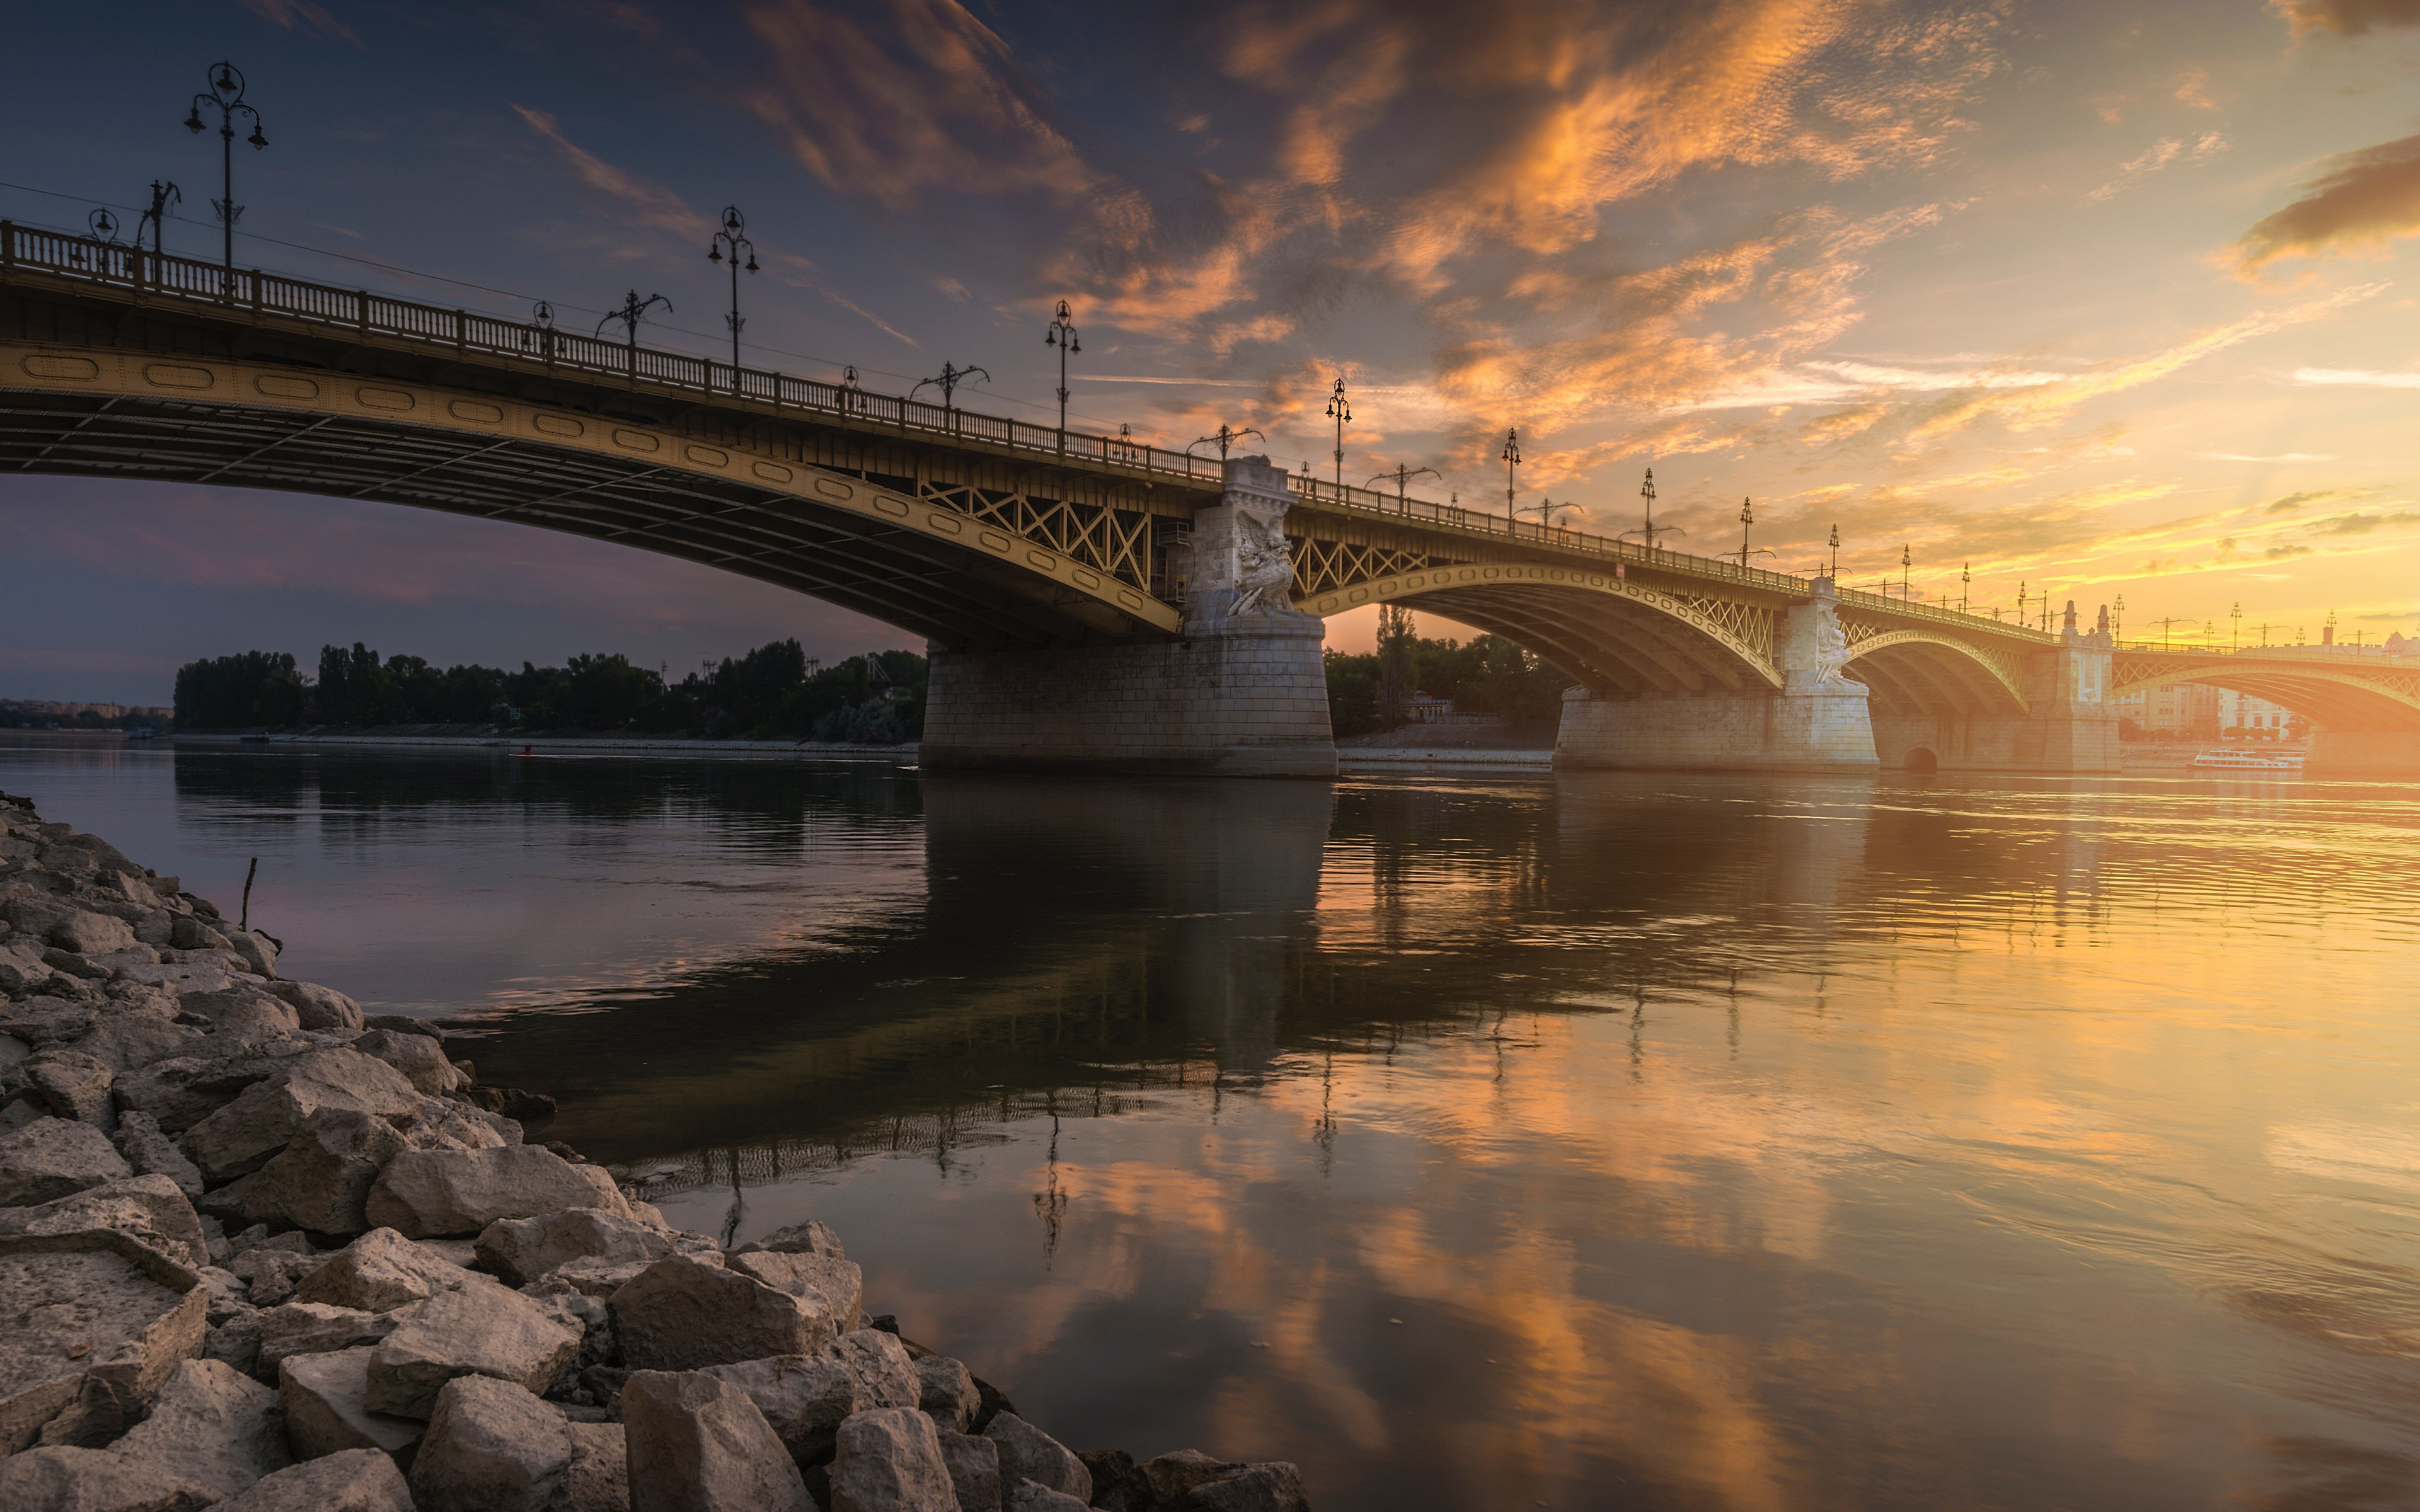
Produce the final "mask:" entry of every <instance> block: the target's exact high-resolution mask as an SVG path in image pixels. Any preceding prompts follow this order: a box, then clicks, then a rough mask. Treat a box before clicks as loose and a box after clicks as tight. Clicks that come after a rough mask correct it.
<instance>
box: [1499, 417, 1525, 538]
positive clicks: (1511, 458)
mask: <svg viewBox="0 0 2420 1512" xmlns="http://www.w3.org/2000/svg"><path fill="white" fill-rule="evenodd" d="M1503 455H1504V517H1505V518H1506V519H1511V518H1512V480H1513V478H1514V476H1515V473H1516V471H1517V470H1518V469H1519V468H1520V466H1521V432H1520V431H1519V430H1518V429H1509V430H1507V431H1505V433H1504V453H1503Z"/></svg>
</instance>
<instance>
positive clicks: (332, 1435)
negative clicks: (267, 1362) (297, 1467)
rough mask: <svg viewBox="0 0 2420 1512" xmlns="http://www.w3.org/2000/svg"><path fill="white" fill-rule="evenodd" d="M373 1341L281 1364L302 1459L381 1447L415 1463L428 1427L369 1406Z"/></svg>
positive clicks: (290, 1438)
mask: <svg viewBox="0 0 2420 1512" xmlns="http://www.w3.org/2000/svg"><path fill="white" fill-rule="evenodd" d="M377 1350H378V1347H377V1346H376V1345H374V1344H365V1345H362V1346H361V1347H360V1348H358V1349H351V1350H336V1351H335V1352H334V1353H333V1354H289V1355H287V1357H286V1358H285V1359H284V1360H282V1361H280V1362H279V1363H278V1366H277V1401H278V1405H280V1406H281V1407H283V1408H285V1409H286V1438H287V1443H291V1444H292V1445H293V1446H294V1455H295V1458H298V1459H317V1458H319V1457H320V1456H321V1455H332V1454H336V1453H339V1452H340V1451H343V1450H346V1449H378V1450H381V1451H383V1452H385V1453H387V1454H390V1455H393V1456H395V1457H396V1461H397V1462H398V1463H401V1464H406V1465H408V1464H410V1463H411V1451H412V1450H413V1449H414V1448H416V1447H417V1446H418V1444H419V1443H420V1435H421V1433H422V1431H423V1429H424V1427H425V1425H423V1424H421V1423H418V1422H415V1421H413V1420H412V1419H411V1418H407V1417H392V1416H389V1415H388V1414H386V1413H384V1412H371V1411H370V1410H369V1408H368V1407H367V1406H366V1405H365V1396H366V1393H367V1391H368V1383H369V1368H370V1356H371V1355H372V1354H374V1353H376V1352H377Z"/></svg>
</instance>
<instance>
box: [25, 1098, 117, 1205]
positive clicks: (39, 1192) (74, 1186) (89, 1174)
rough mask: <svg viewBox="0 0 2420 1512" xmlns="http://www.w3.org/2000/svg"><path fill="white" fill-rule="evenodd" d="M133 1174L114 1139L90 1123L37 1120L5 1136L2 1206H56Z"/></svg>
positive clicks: (65, 1120) (66, 1120)
mask: <svg viewBox="0 0 2420 1512" xmlns="http://www.w3.org/2000/svg"><path fill="white" fill-rule="evenodd" d="M133 1174H134V1172H133V1171H132V1170H131V1169H130V1168H128V1166H127V1164H126V1162H125V1160H124V1159H123V1158H122V1157H121V1156H120V1155H119V1154H118V1153H117V1151H116V1149H113V1148H111V1146H110V1143H109V1136H108V1135H107V1134H102V1133H101V1131H100V1130H98V1129H96V1128H94V1127H93V1126H92V1125H90V1124H88V1123H75V1122H71V1121H70V1120H68V1119H48V1118H45V1119H35V1120H34V1121H33V1122H32V1123H29V1124H27V1125H25V1126H24V1127H23V1128H22V1129H18V1130H16V1131H14V1132H13V1133H10V1134H6V1135H0V1207H6V1208H25V1207H31V1206H33V1205H35V1204H36V1203H41V1202H54V1201H56V1200H57V1199H59V1198H60V1197H63V1196H69V1195H70V1194H71V1193H76V1192H81V1191H83V1190H84V1189H85V1188H86V1187H89V1186H99V1185H100V1184H101V1182H103V1181H118V1180H125V1179H127V1178H128V1177H131V1176H132V1175H133Z"/></svg>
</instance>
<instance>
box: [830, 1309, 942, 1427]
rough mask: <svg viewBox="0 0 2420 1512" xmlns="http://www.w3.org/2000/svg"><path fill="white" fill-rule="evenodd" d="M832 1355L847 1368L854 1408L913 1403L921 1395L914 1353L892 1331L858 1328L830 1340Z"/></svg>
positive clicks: (911, 1404)
mask: <svg viewBox="0 0 2420 1512" xmlns="http://www.w3.org/2000/svg"><path fill="white" fill-rule="evenodd" d="M832 1355H833V1357H834V1358H835V1359H837V1360H839V1361H840V1363H841V1365H843V1366H844V1367H845V1369H846V1370H847V1371H848V1374H849V1380H850V1381H852V1382H854V1383H855V1385H856V1388H857V1410H858V1411H859V1412H865V1411H867V1410H868V1409H871V1408H877V1407H917V1406H919V1405H920V1404H921V1403H922V1402H923V1399H924V1382H923V1380H922V1378H920V1377H919V1376H918V1375H917V1374H916V1361H915V1357H914V1356H912V1355H910V1354H909V1353H908V1352H907V1346H906V1345H904V1344H902V1343H900V1342H899V1336H898V1335H895V1334H886V1333H884V1332H882V1331H881V1330H880V1329H878V1328H861V1329H858V1330H855V1331H854V1332H852V1333H847V1334H843V1335H841V1336H840V1337H839V1338H838V1339H836V1340H834V1341H833V1344H832Z"/></svg>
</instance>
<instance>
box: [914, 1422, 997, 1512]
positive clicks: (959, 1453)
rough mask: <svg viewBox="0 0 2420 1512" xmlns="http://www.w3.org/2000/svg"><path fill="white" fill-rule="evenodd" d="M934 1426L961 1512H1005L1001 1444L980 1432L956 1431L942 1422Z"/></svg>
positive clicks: (942, 1458) (943, 1461)
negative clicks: (1001, 1485)
mask: <svg viewBox="0 0 2420 1512" xmlns="http://www.w3.org/2000/svg"><path fill="white" fill-rule="evenodd" d="M927 1415H929V1414H927ZM934 1427H935V1436H936V1437H937V1438H939V1441H940V1444H941V1463H942V1464H943V1465H944V1466H946V1467H948V1469H949V1472H950V1489H952V1490H954V1491H955V1492H956V1493H957V1497H958V1512H1001V1505H1000V1445H998V1444H996V1443H992V1442H991V1441H990V1440H989V1439H986V1438H983V1437H980V1436H978V1435H976V1434H972V1433H953V1432H951V1431H950V1430H949V1429H948V1428H945V1427H940V1426H939V1424H936V1425H934Z"/></svg>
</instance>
